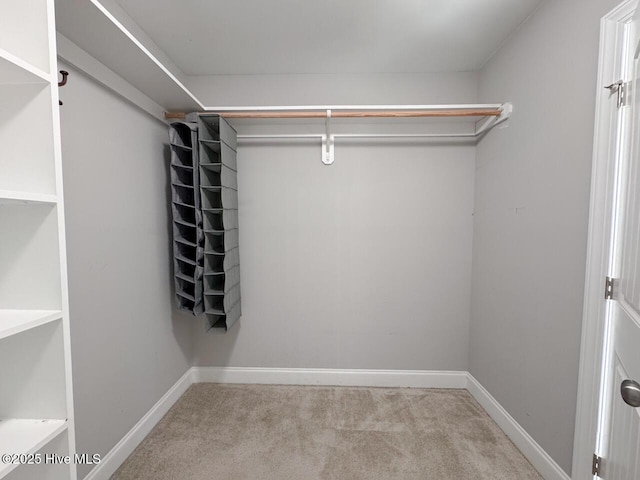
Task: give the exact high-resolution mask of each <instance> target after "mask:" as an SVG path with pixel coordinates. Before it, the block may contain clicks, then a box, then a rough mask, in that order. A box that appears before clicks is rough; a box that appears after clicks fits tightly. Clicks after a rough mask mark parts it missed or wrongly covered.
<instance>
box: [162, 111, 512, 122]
mask: <svg viewBox="0 0 640 480" xmlns="http://www.w3.org/2000/svg"><path fill="white" fill-rule="evenodd" d="M203 113H216V112H203ZM501 114H502V110H501V109H499V108H491V109H464V110H454V109H451V110H395V111H385V110H378V111H376V110H368V111H348V110H347V111H339V110H338V111H332V112H331V118H408V117H414V118H415V117H499V116H500V115H501ZM219 115H220V116H221V117H223V118H327V112H326V111H318V112H302V111H298V112H282V111H271V112H269V111H265V112H220V113H219ZM164 118H165V119H167V120H183V119H184V118H185V114H184V113H178V112H176V113H171V112H165V114H164Z"/></svg>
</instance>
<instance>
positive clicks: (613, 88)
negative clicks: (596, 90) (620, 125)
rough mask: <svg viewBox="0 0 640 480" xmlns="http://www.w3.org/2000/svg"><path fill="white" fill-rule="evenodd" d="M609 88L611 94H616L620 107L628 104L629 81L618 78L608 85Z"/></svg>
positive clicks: (617, 103)
mask: <svg viewBox="0 0 640 480" xmlns="http://www.w3.org/2000/svg"><path fill="white" fill-rule="evenodd" d="M604 88H606V89H607V90H609V92H610V93H611V94H613V93H615V94H616V105H617V106H618V108H620V107H624V106H626V105H627V97H628V93H629V82H625V81H623V80H618V81H617V82H613V83H612V84H611V85H607V86H606V87H604Z"/></svg>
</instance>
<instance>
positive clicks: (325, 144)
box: [322, 109, 335, 165]
mask: <svg viewBox="0 0 640 480" xmlns="http://www.w3.org/2000/svg"><path fill="white" fill-rule="evenodd" d="M325 131H326V134H325V135H323V136H322V163H324V164H325V165H331V164H332V163H333V161H334V160H335V155H334V150H335V148H334V147H335V137H334V136H333V135H332V134H331V110H329V109H327V119H326V120H325Z"/></svg>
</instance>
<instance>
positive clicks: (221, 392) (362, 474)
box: [111, 383, 541, 480]
mask: <svg viewBox="0 0 640 480" xmlns="http://www.w3.org/2000/svg"><path fill="white" fill-rule="evenodd" d="M111 478H112V480H146V479H149V480H254V479H255V480H307V479H341V480H342V479H344V480H359V479H362V480H365V479H366V480H391V479H401V480H413V479H420V480H423V479H433V480H466V479H469V480H471V479H473V480H481V479H487V480H489V479H490V480H528V479H541V477H540V476H539V475H538V474H537V473H536V471H535V470H534V469H533V467H532V466H531V465H530V464H529V463H528V462H527V460H526V459H525V458H524V457H523V456H522V454H521V453H520V452H519V451H518V449H517V448H516V447H515V446H514V445H513V444H512V443H511V442H510V441H509V439H508V438H507V437H506V435H505V434H504V433H503V432H502V431H501V430H500V428H499V427H498V426H497V425H496V424H495V423H494V422H493V420H491V418H489V416H488V415H487V413H486V412H485V411H484V410H483V409H482V408H481V407H480V406H479V405H478V403H476V401H475V400H474V399H473V398H472V397H471V395H469V393H468V392H467V391H466V390H422V389H399V388H350V387H308V386H307V387H295V386H294V387H292V386H266V385H218V384H206V383H204V384H196V385H193V386H192V387H191V388H189V390H188V391H187V392H186V393H185V394H184V395H183V397H182V398H181V399H180V400H179V401H178V402H177V403H176V405H174V407H173V408H172V409H171V410H170V411H169V413H167V415H166V416H165V417H164V418H163V419H162V420H161V421H160V423H159V424H158V425H157V426H156V428H155V429H154V430H153V431H152V432H151V433H150V434H149V436H148V437H147V438H146V439H145V440H144V441H143V442H142V444H140V446H139V447H138V448H137V449H136V451H135V452H134V453H133V454H132V455H131V457H129V459H127V461H126V462H125V463H124V464H123V465H122V467H121V468H120V469H119V470H118V471H117V472H116V473H115V475H114V476H113V477H111Z"/></svg>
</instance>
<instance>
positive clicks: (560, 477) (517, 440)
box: [467, 373, 571, 480]
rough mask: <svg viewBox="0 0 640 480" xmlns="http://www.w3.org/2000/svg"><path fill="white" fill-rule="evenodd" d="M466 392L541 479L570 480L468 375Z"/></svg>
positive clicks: (471, 376) (507, 413)
mask: <svg viewBox="0 0 640 480" xmlns="http://www.w3.org/2000/svg"><path fill="white" fill-rule="evenodd" d="M467 390H468V391H469V393H470V394H471V395H472V396H473V397H474V398H475V399H476V401H477V402H478V403H479V404H480V405H481V406H482V408H484V409H485V410H486V411H487V413H488V414H489V416H490V417H491V418H492V419H493V420H494V421H495V422H496V423H497V424H498V426H499V427H500V428H501V429H502V431H504V433H506V434H507V436H508V437H509V438H510V439H511V441H512V442H513V443H514V444H515V446H516V447H518V449H520V451H521V452H522V454H523V455H524V456H525V457H526V458H527V460H529V462H530V463H531V465H533V466H534V467H535V469H536V470H538V472H539V473H540V475H542V478H544V479H545V480H571V479H570V477H569V475H567V474H566V473H565V471H564V470H563V469H562V468H560V466H559V465H558V464H557V463H556V462H555V460H553V458H551V457H550V456H549V454H548V453H547V452H545V451H544V449H543V448H542V447H541V446H540V445H538V443H537V442H536V441H535V440H534V439H533V438H532V437H531V435H529V434H528V433H527V431H526V430H525V429H524V428H522V427H521V426H520V424H519V423H518V422H516V421H515V419H514V418H513V417H512V416H511V415H509V412H507V411H506V410H505V409H504V408H503V407H502V405H500V404H499V403H498V401H497V400H496V399H495V398H493V396H492V395H491V394H490V393H489V392H488V391H487V390H486V389H485V388H484V387H483V386H482V385H480V382H478V381H477V380H476V379H475V378H474V377H473V375H471V374H470V373H469V374H468V383H467Z"/></svg>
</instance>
